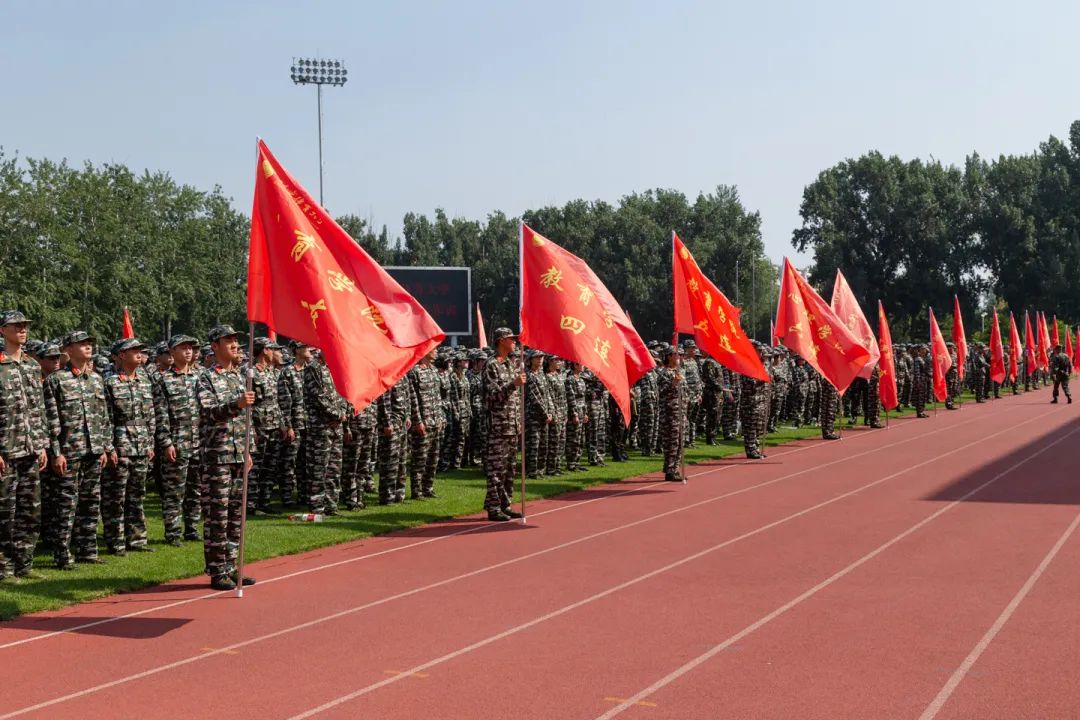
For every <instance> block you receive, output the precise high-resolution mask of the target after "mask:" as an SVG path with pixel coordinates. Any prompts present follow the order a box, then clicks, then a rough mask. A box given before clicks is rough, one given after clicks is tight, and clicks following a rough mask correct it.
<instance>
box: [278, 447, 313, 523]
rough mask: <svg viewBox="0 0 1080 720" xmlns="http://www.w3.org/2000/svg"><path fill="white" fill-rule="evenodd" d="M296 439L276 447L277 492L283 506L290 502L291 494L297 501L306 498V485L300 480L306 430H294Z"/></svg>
mask: <svg viewBox="0 0 1080 720" xmlns="http://www.w3.org/2000/svg"><path fill="white" fill-rule="evenodd" d="M293 432H294V433H295V434H296V437H294V438H293V441H292V442H286V441H284V440H282V441H281V443H280V444H279V445H278V458H279V459H278V468H279V470H278V472H279V473H280V474H279V475H278V483H279V484H278V492H279V493H280V495H281V502H282V504H283V505H288V504H290V503H291V502H292V498H293V493H294V492H295V493H296V497H297V498H298V499H302V498H305V497H307V496H308V491H307V483H306V482H305V481H304V480H303V479H302V478H303V476H304V462H303V461H304V457H305V455H304V438H305V437H306V435H307V431H306V430H294V431H293Z"/></svg>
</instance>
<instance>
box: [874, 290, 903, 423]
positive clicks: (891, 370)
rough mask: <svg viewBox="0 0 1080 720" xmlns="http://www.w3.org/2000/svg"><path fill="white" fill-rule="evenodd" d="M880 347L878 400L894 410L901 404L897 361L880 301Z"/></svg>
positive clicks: (878, 316) (878, 307)
mask: <svg viewBox="0 0 1080 720" xmlns="http://www.w3.org/2000/svg"><path fill="white" fill-rule="evenodd" d="M877 318H878V346H879V347H880V348H881V360H880V362H878V367H879V368H880V369H881V371H880V377H879V378H878V399H879V400H880V401H881V405H882V407H884V408H885V409H886V410H892V409H893V408H895V407H896V406H897V405H899V404H900V400H899V397H900V396H899V393H898V392H897V390H896V360H895V358H893V345H892V332H890V331H889V321H888V320H887V319H886V318H885V308H884V307H883V306H882V305H881V301H880V300H878V304H877Z"/></svg>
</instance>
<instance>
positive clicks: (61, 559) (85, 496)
mask: <svg viewBox="0 0 1080 720" xmlns="http://www.w3.org/2000/svg"><path fill="white" fill-rule="evenodd" d="M98 457H99V456H98V455H83V456H82V457H80V458H68V465H67V472H66V473H65V474H64V475H63V476H62V477H60V478H57V498H58V499H59V502H58V503H57V512H56V515H57V523H56V525H57V528H56V545H55V546H54V547H53V557H54V558H55V559H56V564H57V565H66V564H67V563H69V562H71V556H72V554H74V556H75V559H76V560H90V559H92V558H96V557H97V554H98V551H97V525H98V512H99V511H100V509H101V464H100V463H99V461H98ZM69 546H70V549H69Z"/></svg>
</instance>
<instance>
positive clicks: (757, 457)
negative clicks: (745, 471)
mask: <svg viewBox="0 0 1080 720" xmlns="http://www.w3.org/2000/svg"><path fill="white" fill-rule="evenodd" d="M763 457H765V456H764V455H762V454H761V453H760V452H758V451H757V450H754V451H752V452H748V453H746V459H747V460H760V459H761V458H763Z"/></svg>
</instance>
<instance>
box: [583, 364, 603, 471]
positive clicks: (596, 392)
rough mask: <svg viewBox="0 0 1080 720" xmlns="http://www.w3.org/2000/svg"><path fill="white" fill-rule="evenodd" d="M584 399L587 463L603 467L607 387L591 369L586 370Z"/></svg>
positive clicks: (584, 374)
mask: <svg viewBox="0 0 1080 720" xmlns="http://www.w3.org/2000/svg"><path fill="white" fill-rule="evenodd" d="M582 375H583V376H584V377H585V399H586V406H587V411H588V417H589V420H588V426H587V427H586V428H585V440H586V442H587V443H588V456H589V464H590V465H596V466H599V467H604V466H605V465H606V464H607V463H605V462H604V450H605V449H606V448H607V432H606V430H607V396H608V391H607V388H606V387H604V384H603V383H602V382H600V379H599V378H598V377H596V375H594V374H593V373H592V372H591V371H588V370H586V371H585V372H584V373H582Z"/></svg>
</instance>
